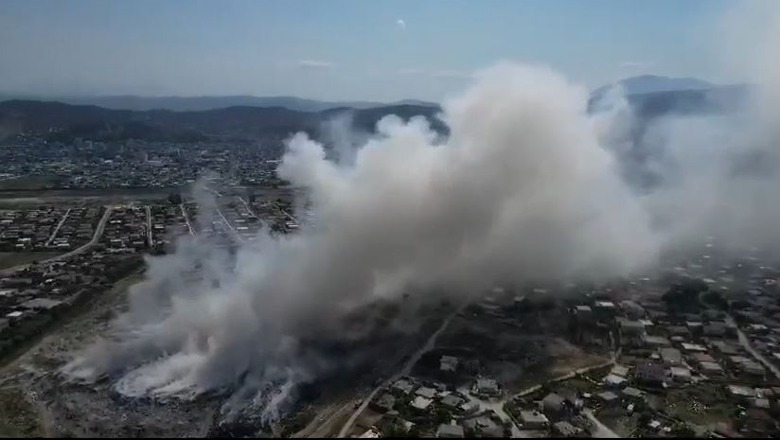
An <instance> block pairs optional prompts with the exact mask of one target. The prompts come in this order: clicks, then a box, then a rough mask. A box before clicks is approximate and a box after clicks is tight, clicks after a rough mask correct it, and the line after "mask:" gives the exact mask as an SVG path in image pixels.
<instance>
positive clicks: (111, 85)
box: [0, 0, 733, 101]
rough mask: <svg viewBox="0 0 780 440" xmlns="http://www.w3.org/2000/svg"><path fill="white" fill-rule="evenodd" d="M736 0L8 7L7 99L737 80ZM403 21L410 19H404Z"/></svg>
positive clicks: (53, 2) (335, 94)
mask: <svg viewBox="0 0 780 440" xmlns="http://www.w3.org/2000/svg"><path fill="white" fill-rule="evenodd" d="M731 5H733V2H728V1H725V0H646V1H633V0H588V1H584V0H537V1H532V0H525V1H523V0H472V1H465V0H394V1H389V0H306V1H303V0H266V1H264V0H186V1H185V0H134V1H130V0H3V1H0V54H2V61H0V92H6V93H8V92H10V93H32V94H49V95H52V94H54V95H56V94H141V95H183V96H192V95H227V94H252V95H258V96H270V95H295V96H301V97H306V98H314V99H328V100H354V99H366V100H383V101H392V100H396V99H402V98H420V99H440V98H441V97H442V96H444V95H446V94H448V93H452V92H453V91H457V90H458V89H460V88H462V87H463V86H464V85H465V84H467V82H468V81H469V75H470V74H471V73H472V72H473V71H474V70H475V69H479V68H482V67H486V66H489V65H490V64H492V63H494V62H496V61H499V60H518V61H528V62H535V63H544V64H549V65H551V66H552V67H554V68H555V69H557V70H559V71H561V72H563V73H564V74H565V75H567V76H568V77H570V78H571V79H573V80H575V81H578V82H581V83H583V84H585V85H587V86H589V87H596V86H599V85H602V84H604V83H606V82H609V81H612V80H614V79H617V78H621V77H626V76H631V75H635V74H640V73H656V74H665V75H675V76H698V77H702V78H704V79H708V80H713V81H716V82H717V81H721V82H723V81H731V80H733V78H729V77H727V76H724V74H723V73H722V72H720V71H719V69H718V68H717V65H716V63H715V62H714V61H713V58H714V57H713V53H712V44H711V41H712V38H713V33H714V32H715V24H716V23H717V22H718V20H720V18H721V17H723V15H724V14H725V13H726V12H727V10H728V8H729V7H731ZM399 20H402V22H399Z"/></svg>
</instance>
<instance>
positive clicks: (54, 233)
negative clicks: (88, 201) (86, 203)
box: [44, 208, 72, 247]
mask: <svg viewBox="0 0 780 440" xmlns="http://www.w3.org/2000/svg"><path fill="white" fill-rule="evenodd" d="M71 209H72V208H68V210H67V211H65V215H63V216H62V219H61V220H60V222H59V223H57V227H56V228H54V232H52V233H51V237H49V240H48V241H46V244H45V245H44V246H46V247H49V245H50V244H51V242H52V241H54V237H56V236H57V233H58V232H60V228H61V227H62V224H63V223H65V220H67V219H68V215H69V214H70V210H71Z"/></svg>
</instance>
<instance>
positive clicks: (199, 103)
mask: <svg viewBox="0 0 780 440" xmlns="http://www.w3.org/2000/svg"><path fill="white" fill-rule="evenodd" d="M13 99H18V100H26V101H56V102H62V103H65V104H73V105H92V106H97V107H103V108H107V109H111V110H134V111H148V110H171V111H204V110H215V109H221V108H228V107H284V108H286V109H289V110H297V111H305V112H318V111H323V110H329V109H333V108H342V107H349V108H354V109H365V108H372V107H382V106H387V105H404V104H413V105H422V106H433V105H436V104H433V103H430V102H424V101H417V100H411V99H410V100H404V101H399V102H396V103H390V104H386V103H381V102H370V101H345V102H327V101H317V100H313V99H304V98H298V97H294V96H268V97H258V96H249V95H236V96H189V97H182V96H158V97H146V96H134V95H116V96H64V97H45V98H36V97H34V96H14V95H0V101H3V100H13Z"/></svg>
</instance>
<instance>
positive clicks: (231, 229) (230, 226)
mask: <svg viewBox="0 0 780 440" xmlns="http://www.w3.org/2000/svg"><path fill="white" fill-rule="evenodd" d="M216 210H217V214H219V217H220V218H221V219H222V221H223V222H225V225H227V227H228V229H230V233H231V234H233V237H234V238H235V239H236V241H238V242H239V243H241V242H243V241H244V239H243V238H241V235H239V234H238V231H236V229H235V228H234V227H233V225H231V224H230V222H229V221H228V219H227V217H225V214H223V213H222V210H221V209H219V206H217V207H216Z"/></svg>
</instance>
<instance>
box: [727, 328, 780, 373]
mask: <svg viewBox="0 0 780 440" xmlns="http://www.w3.org/2000/svg"><path fill="white" fill-rule="evenodd" d="M726 322H728V323H729V324H731V325H733V326H734V327H736V328H737V336H738V337H739V343H740V344H742V346H743V347H744V348H745V350H747V351H748V353H750V354H751V355H753V357H754V358H755V359H756V360H757V361H759V362H761V363H762V364H764V365H765V366H766V367H767V368H769V370H770V371H771V372H772V374H774V375H775V377H777V378H778V379H780V369H778V368H777V367H776V366H775V364H773V363H771V362H769V361H768V360H767V359H766V358H765V357H764V356H763V355H762V354H761V353H759V352H757V351H756V350H755V349H754V348H753V346H751V345H750V339H748V337H747V336H745V334H744V333H743V332H742V330H740V328H739V327H738V326H737V324H736V322H734V318H732V317H731V315H726Z"/></svg>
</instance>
